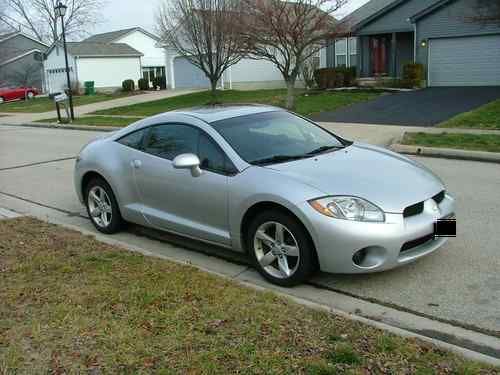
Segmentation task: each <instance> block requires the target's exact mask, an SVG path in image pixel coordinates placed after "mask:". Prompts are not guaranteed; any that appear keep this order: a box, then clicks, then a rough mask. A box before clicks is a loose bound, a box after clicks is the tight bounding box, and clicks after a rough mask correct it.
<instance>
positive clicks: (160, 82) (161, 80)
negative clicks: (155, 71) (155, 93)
mask: <svg viewBox="0 0 500 375" xmlns="http://www.w3.org/2000/svg"><path fill="white" fill-rule="evenodd" d="M158 87H159V88H160V90H165V89H166V88H167V78H166V77H165V76H157V77H154V78H153V89H154V90H156V89H157V88H158Z"/></svg>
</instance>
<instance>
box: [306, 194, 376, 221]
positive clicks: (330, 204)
mask: <svg viewBox="0 0 500 375" xmlns="http://www.w3.org/2000/svg"><path fill="white" fill-rule="evenodd" d="M309 204H310V205H311V206H312V208H314V209H315V210H316V211H318V212H319V213H320V214H323V215H326V216H330V217H334V218H336V219H344V220H352V221H366V222H376V223H382V222H384V221H385V214H384V212H383V211H382V210H381V209H380V208H378V207H377V206H375V205H374V204H372V203H370V202H368V201H366V200H364V199H361V198H357V197H345V196H336V197H326V198H319V199H313V200H311V201H309Z"/></svg>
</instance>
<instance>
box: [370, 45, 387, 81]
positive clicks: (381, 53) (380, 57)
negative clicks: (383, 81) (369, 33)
mask: <svg viewBox="0 0 500 375" xmlns="http://www.w3.org/2000/svg"><path fill="white" fill-rule="evenodd" d="M371 51H372V70H373V74H374V75H383V74H387V39H386V38H385V37H372V38H371Z"/></svg>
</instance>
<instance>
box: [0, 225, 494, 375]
mask: <svg viewBox="0 0 500 375" xmlns="http://www.w3.org/2000/svg"><path fill="white" fill-rule="evenodd" d="M0 285H1V288H0V301H1V304H0V373H2V370H4V371H8V370H7V369H18V370H19V371H20V372H24V371H27V370H29V369H36V371H38V372H41V373H50V372H53V373H71V372H77V371H88V370H94V371H95V372H93V373H99V371H100V372H101V373H131V374H132V373H133V374H137V373H159V374H171V373H190V374H202V373H221V374H228V373H244V374H250V373H252V374H254V373H260V374H271V373H272V374H274V373H276V374H290V373H309V374H336V373H340V374H347V373H352V374H367V373H392V374H403V373H404V374H418V373H420V374H424V373H432V374H434V373H436V374H494V373H497V372H495V370H494V369H492V368H489V367H487V366H483V365H480V364H477V363H472V362H469V361H466V360H464V359H462V358H460V357H457V356H455V355H452V354H450V353H448V352H445V351H443V350H440V349H437V348H435V347H433V346H431V345H428V344H424V343H422V342H419V341H417V340H407V339H403V338H400V337H396V336H393V335H388V334H386V333H384V332H382V331H380V330H377V329H374V328H371V327H368V326H365V325H362V324H360V323H357V322H353V321H350V320H346V319H344V318H341V317H338V316H334V315H331V314H327V313H325V312H319V311H315V310H311V309H308V308H306V307H303V306H300V305H297V304H295V303H293V302H291V301H289V300H287V299H284V298H280V297H277V296H276V295H274V294H272V293H262V292H258V291H255V290H252V289H248V288H244V287H241V286H239V285H238V284H236V283H234V282H231V281H228V280H224V279H221V278H219V277H216V276H213V275H210V274H207V273H204V272H201V271H199V270H196V269H195V268H192V267H188V266H183V265H178V264H175V263H171V262H168V261H164V260H160V259H155V258H148V257H144V256H141V255H138V254H135V253H132V252H129V251H125V250H123V249H119V248H117V247H113V246H109V245H106V244H103V243H101V242H98V241H97V240H96V239H94V238H93V237H89V236H83V235H81V234H80V233H78V232H75V231H70V230H66V229H64V228H61V227H57V226H54V225H50V224H46V223H43V222H40V221H37V220H35V219H30V218H20V219H15V220H6V221H0Z"/></svg>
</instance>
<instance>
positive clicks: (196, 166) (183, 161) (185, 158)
mask: <svg viewBox="0 0 500 375" xmlns="http://www.w3.org/2000/svg"><path fill="white" fill-rule="evenodd" d="M173 165H174V168H176V169H190V170H191V175H192V176H193V177H200V176H201V173H202V172H201V169H200V159H199V158H198V156H196V155H195V154H180V155H177V156H176V157H175V158H174V161H173Z"/></svg>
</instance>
